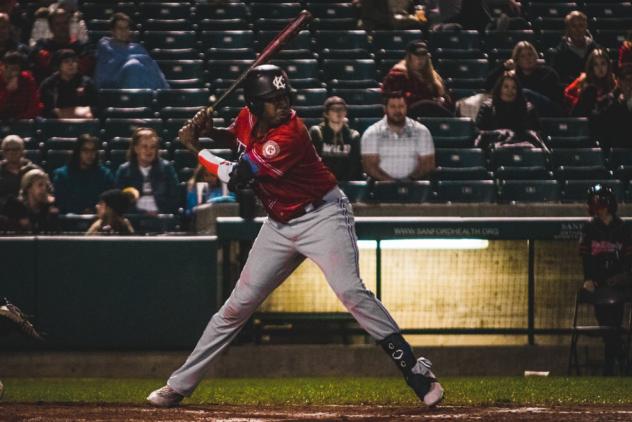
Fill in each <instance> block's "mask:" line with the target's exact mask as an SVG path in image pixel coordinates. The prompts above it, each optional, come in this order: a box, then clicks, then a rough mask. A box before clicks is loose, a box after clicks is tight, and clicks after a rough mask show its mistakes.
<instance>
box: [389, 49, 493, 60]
mask: <svg viewBox="0 0 632 422" xmlns="http://www.w3.org/2000/svg"><path fill="white" fill-rule="evenodd" d="M403 56H404V55H403V54H401V55H400V56H399V57H400V58H401V57H403ZM432 57H433V59H437V60H439V59H449V60H480V59H487V54H485V53H483V52H482V51H480V50H464V49H460V48H458V49H457V48H437V49H436V50H435V51H434V52H433V53H432Z"/></svg>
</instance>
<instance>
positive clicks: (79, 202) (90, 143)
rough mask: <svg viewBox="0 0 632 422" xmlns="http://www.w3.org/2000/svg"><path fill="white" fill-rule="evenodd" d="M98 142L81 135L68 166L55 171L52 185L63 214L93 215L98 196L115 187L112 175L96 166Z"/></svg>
mask: <svg viewBox="0 0 632 422" xmlns="http://www.w3.org/2000/svg"><path fill="white" fill-rule="evenodd" d="M97 142H98V141H97V138H95V137H93V136H91V135H87V134H85V135H81V136H79V138H77V142H76V143H75V146H74V148H73V150H72V155H71V156H70V160H69V161H68V164H67V165H65V166H63V167H60V168H58V169H55V171H54V172H53V184H54V186H55V195H56V196H57V205H58V206H59V209H60V211H61V212H62V213H63V214H67V213H73V214H92V213H94V206H95V204H96V203H97V201H98V200H99V195H100V194H101V193H102V192H104V191H106V190H107V189H111V188H112V187H114V177H113V176H112V172H111V171H110V170H109V169H108V168H107V167H105V166H103V165H101V164H100V163H99V155H98V154H99V146H98V143H97Z"/></svg>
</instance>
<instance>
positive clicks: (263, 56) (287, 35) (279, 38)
mask: <svg viewBox="0 0 632 422" xmlns="http://www.w3.org/2000/svg"><path fill="white" fill-rule="evenodd" d="M311 20H312V14H311V13H309V11H307V10H303V11H301V13H299V14H298V16H297V17H296V18H294V20H293V21H292V22H290V23H289V24H288V25H287V26H286V27H285V28H283V30H282V31H281V32H279V33H278V34H277V35H276V37H274V39H273V40H272V41H270V43H269V44H268V45H267V46H266V48H264V49H263V50H262V51H261V53H260V54H259V57H257V58H256V59H255V61H254V62H253V63H252V64H251V65H250V67H249V68H248V69H247V70H246V71H245V72H243V73H242V74H241V75H239V78H237V80H235V82H233V83H232V84H231V85H230V86H229V87H228V89H227V90H226V91H224V93H223V94H222V95H221V96H220V97H219V98H218V99H217V100H216V101H215V103H213V104H212V105H211V106H210V107H209V108H207V109H206V111H207V113H209V114H211V113H213V110H217V107H218V106H219V105H220V104H221V103H222V101H224V99H225V98H226V97H228V96H229V95H230V94H231V93H232V92H233V91H234V90H235V89H236V88H237V87H238V86H239V85H240V84H241V83H242V81H243V80H244V79H245V78H246V76H247V75H248V72H249V71H250V70H251V69H252V68H254V67H256V66H259V65H260V64H264V63H265V62H267V61H268V60H269V59H270V58H271V57H272V56H274V55H275V54H276V53H277V52H278V51H279V50H280V49H281V47H282V46H283V44H285V43H286V42H288V41H289V40H291V39H292V38H294V37H295V36H296V34H298V33H299V31H300V30H301V29H302V28H303V26H304V25H306V24H308V23H309V22H310V21H311Z"/></svg>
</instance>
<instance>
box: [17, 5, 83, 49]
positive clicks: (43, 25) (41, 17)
mask: <svg viewBox="0 0 632 422" xmlns="http://www.w3.org/2000/svg"><path fill="white" fill-rule="evenodd" d="M58 8H61V9H64V10H65V11H66V12H67V13H68V14H69V15H70V38H71V39H73V40H78V41H79V42H81V43H87V42H88V41H89V38H88V29H87V27H86V23H85V21H84V20H83V18H82V16H81V13H80V12H79V11H78V10H77V2H75V1H64V0H60V1H58V2H56V3H53V4H51V5H50V6H48V7H40V8H39V9H37V10H36V11H35V16H34V18H35V22H34V23H33V29H32V30H31V39H30V40H29V45H30V46H34V45H35V44H37V42H38V41H39V40H45V39H49V38H52V37H53V33H52V32H51V30H50V25H49V23H48V16H49V14H51V13H55V10H56V9H58Z"/></svg>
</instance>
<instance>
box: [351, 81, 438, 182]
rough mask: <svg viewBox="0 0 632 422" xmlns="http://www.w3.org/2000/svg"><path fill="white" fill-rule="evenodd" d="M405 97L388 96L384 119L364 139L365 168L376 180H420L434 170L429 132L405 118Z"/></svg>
mask: <svg viewBox="0 0 632 422" xmlns="http://www.w3.org/2000/svg"><path fill="white" fill-rule="evenodd" d="M406 112H407V107H406V101H405V100H404V97H403V95H402V93H388V94H385V100H384V118H383V119H382V120H380V121H378V122H376V123H375V124H373V125H371V126H370V127H369V128H368V129H367V130H366V131H364V134H363V135H362V166H363V167H364V171H365V172H366V173H367V174H368V175H369V176H370V177H371V178H372V179H374V180H377V181H382V180H417V179H423V178H426V177H428V175H429V174H430V173H431V172H432V171H433V170H434V168H435V151H434V142H433V141H432V135H431V134H430V131H429V130H428V128H426V127H425V126H424V125H422V124H421V123H419V122H416V121H415V120H412V119H410V118H408V117H406Z"/></svg>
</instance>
